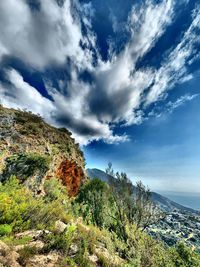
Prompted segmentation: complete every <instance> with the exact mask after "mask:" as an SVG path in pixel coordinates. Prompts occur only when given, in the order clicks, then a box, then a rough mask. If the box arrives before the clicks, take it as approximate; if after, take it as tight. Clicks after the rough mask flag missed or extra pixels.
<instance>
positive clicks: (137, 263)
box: [0, 174, 200, 267]
mask: <svg viewBox="0 0 200 267" xmlns="http://www.w3.org/2000/svg"><path fill="white" fill-rule="evenodd" d="M119 177H120V181H122V182H123V184H124V185H123V188H127V190H123V191H120V194H119V192H116V191H115V190H117V188H118V186H119V184H117V187H116V188H115V187H114V185H111V186H108V185H107V184H105V183H104V182H102V181H100V180H98V179H94V180H91V181H88V182H87V183H85V184H84V185H83V186H82V188H81V190H80V193H79V195H78V196H77V198H76V199H71V200H70V199H69V198H68V196H67V192H66V188H65V187H63V186H62V185H61V183H60V182H59V181H58V180H57V179H54V178H53V179H51V180H47V181H46V182H45V184H44V191H45V195H44V196H41V197H37V198H35V197H34V196H33V193H32V192H31V191H30V190H29V189H27V188H26V187H25V186H24V185H22V184H20V183H19V180H18V179H17V178H16V177H14V176H12V177H11V178H10V179H9V180H8V181H7V182H6V183H4V184H0V235H1V240H2V241H4V242H5V243H7V244H9V245H13V246H14V245H19V244H24V245H25V246H24V247H23V248H22V249H21V250H20V251H19V254H20V259H19V262H20V263H21V264H22V265H25V263H26V262H27V261H28V260H29V259H30V258H31V257H32V256H33V255H35V254H41V253H43V254H44V253H46V254H47V253H49V252H51V251H58V252H59V253H60V255H62V257H61V260H60V263H59V266H66V265H68V266H88V267H92V266H96V265H95V263H94V262H93V261H91V259H90V257H89V255H95V256H96V257H97V258H98V264H99V266H104V267H106V266H113V267H115V266H116V267H117V266H122V267H146V266H149V267H180V266H182V267H189V266H190V267H198V266H199V262H200V257H199V254H197V253H195V252H194V251H193V250H192V249H190V248H187V247H186V246H185V245H184V244H178V245H177V246H176V247H172V248H168V247H166V246H165V245H164V244H162V243H161V242H158V241H156V240H153V239H152V238H151V237H150V236H148V235H147V234H146V233H144V231H143V229H144V227H143V224H138V221H140V222H141V217H142V218H143V217H144V218H145V216H148V217H149V209H147V208H148V207H149V205H150V203H149V200H148V201H146V199H145V196H146V193H147V192H148V190H147V189H145V188H144V187H143V186H142V184H141V183H140V184H139V185H138V186H139V188H142V189H141V190H142V192H140V193H139V195H138V196H137V198H136V199H137V201H139V200H140V201H139V204H137V201H136V199H135V198H132V199H130V198H129V197H128V196H129V194H128V184H129V180H128V179H127V177H126V176H125V175H124V174H123V175H120V176H119ZM118 182H119V181H118ZM126 183H127V184H126ZM127 194H128V195H127ZM125 196H126V197H125ZM139 196H140V197H139ZM141 200H143V201H144V202H142V204H141ZM133 203H134V216H132V215H133V210H131V211H130V210H128V207H130V206H128V205H132V204H133ZM142 205H143V206H142ZM123 206H124V208H123ZM141 206H142V207H143V208H144V211H145V214H141V213H142V210H143V208H141ZM137 209H139V211H140V212H138V211H137ZM146 210H148V212H147V211H146ZM130 212H131V213H130ZM138 214H139V215H138ZM146 214H147V215H146ZM120 216H122V218H123V220H124V221H123V220H122V219H121V217H120ZM138 216H139V217H138ZM80 217H82V218H83V222H82V220H81V219H80ZM58 220H60V221H62V222H63V223H65V224H66V229H65V230H64V231H62V232H58V231H57V229H56V227H55V223H56V221H58ZM143 221H145V223H146V220H144V219H142V222H143ZM28 229H42V230H44V229H46V230H49V231H50V232H47V233H44V234H43V237H42V240H43V242H44V244H45V246H44V247H43V248H41V249H38V248H35V247H30V246H29V245H28V243H29V241H30V237H22V238H21V239H19V238H16V237H15V234H16V233H19V232H22V231H24V230H28Z"/></svg>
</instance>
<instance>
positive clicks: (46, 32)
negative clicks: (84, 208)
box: [0, 0, 200, 193]
mask: <svg viewBox="0 0 200 267" xmlns="http://www.w3.org/2000/svg"><path fill="white" fill-rule="evenodd" d="M199 33H200V3H199V1H192V0H182V1H178V0H146V1H145V0H143V1H142V0H141V1H133V0H125V1H124V0H123V1H122V0H118V1H117V2H116V0H102V1H99V0H93V1H88V0H87V1H86V0H85V1H84V0H82V1H81V0H79V1H78V0H42V1H41V0H35V1H33V0H7V1H1V2H0V102H1V103H2V104H3V105H4V106H7V107H14V108H21V109H27V110H31V111H32V112H34V113H39V114H40V115H41V116H42V117H43V118H44V119H45V120H46V121H47V122H48V123H50V124H52V125H55V126H57V127H67V128H68V129H70V130H71V131H72V133H73V136H74V137H75V138H76V140H77V142H79V143H80V144H81V146H82V148H83V150H84V152H85V155H86V161H87V166H88V167H97V168H101V169H104V168H105V167H106V165H107V162H109V161H111V162H113V165H114V167H115V169H116V170H119V171H126V172H127V173H128V174H129V176H130V178H131V179H132V180H133V181H135V180H138V179H142V180H143V182H144V183H145V184H147V185H149V186H150V187H151V189H153V190H158V191H159V190H167V191H182V192H197V193H198V192H199V193H200V167H199V165H200V164H199V163H200V153H199V152H200V116H199V114H200V94H199V89H200V88H199V86H200V53H199V52H200V37H199V36H200V34H199Z"/></svg>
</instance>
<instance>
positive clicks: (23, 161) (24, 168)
mask: <svg viewBox="0 0 200 267" xmlns="http://www.w3.org/2000/svg"><path fill="white" fill-rule="evenodd" d="M48 168H49V158H48V157H46V156H41V155H39V154H36V153H24V154H13V155H12V156H11V157H9V158H7V159H6V167H5V169H4V170H3V173H2V175H1V176H2V177H1V180H2V181H6V180H8V179H9V178H10V176H12V175H15V176H17V177H18V178H19V179H20V180H21V181H22V182H24V181H25V180H26V179H27V178H28V177H31V176H33V175H35V174H36V173H37V174H38V175H39V176H41V177H43V176H44V174H45V173H46V172H47V170H48Z"/></svg>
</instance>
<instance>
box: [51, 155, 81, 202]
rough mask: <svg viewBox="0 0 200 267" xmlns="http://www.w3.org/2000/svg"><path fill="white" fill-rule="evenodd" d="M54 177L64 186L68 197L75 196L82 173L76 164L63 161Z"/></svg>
mask: <svg viewBox="0 0 200 267" xmlns="http://www.w3.org/2000/svg"><path fill="white" fill-rule="evenodd" d="M56 176H57V177H58V178H59V179H61V180H62V183H63V184H64V185H66V187H67V190H68V194H69V196H70V197H74V196H76V195H77V193H78V191H79V188H80V185H81V181H82V179H83V177H84V173H83V170H82V168H81V167H79V166H78V165H77V164H76V162H74V161H70V160H67V159H66V160H63V161H62V162H61V164H60V166H59V167H58V169H57V172H56Z"/></svg>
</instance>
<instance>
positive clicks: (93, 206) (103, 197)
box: [76, 178, 112, 228]
mask: <svg viewBox="0 0 200 267" xmlns="http://www.w3.org/2000/svg"><path fill="white" fill-rule="evenodd" d="M111 202H112V197H111V195H110V192H109V186H108V185H107V184H106V183H105V182H102V181H101V180H99V179H97V178H95V179H93V180H90V181H89V182H88V183H85V184H84V185H83V186H82V187H81V189H80V191H79V194H78V196H77V199H76V203H78V204H79V212H80V213H81V215H82V216H83V218H84V220H85V221H87V222H88V223H92V224H94V225H96V226H98V227H101V228H102V227H108V225H109V224H110V216H109V214H110V213H111V207H112V204H111Z"/></svg>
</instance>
